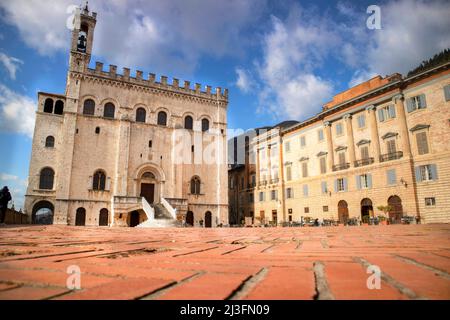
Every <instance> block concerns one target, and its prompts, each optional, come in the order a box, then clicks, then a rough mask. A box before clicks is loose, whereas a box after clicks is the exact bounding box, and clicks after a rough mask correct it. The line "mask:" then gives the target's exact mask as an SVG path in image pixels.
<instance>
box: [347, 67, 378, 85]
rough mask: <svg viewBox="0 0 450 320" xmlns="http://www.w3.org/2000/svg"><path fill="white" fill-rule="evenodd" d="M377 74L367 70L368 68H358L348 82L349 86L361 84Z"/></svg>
mask: <svg viewBox="0 0 450 320" xmlns="http://www.w3.org/2000/svg"><path fill="white" fill-rule="evenodd" d="M375 76H377V74H376V73H373V72H370V71H366V70H356V71H355V73H353V76H352V78H351V80H350V82H349V83H348V86H349V87H354V86H356V85H358V84H361V83H363V82H365V81H367V80H370V79H372V78H373V77H375Z"/></svg>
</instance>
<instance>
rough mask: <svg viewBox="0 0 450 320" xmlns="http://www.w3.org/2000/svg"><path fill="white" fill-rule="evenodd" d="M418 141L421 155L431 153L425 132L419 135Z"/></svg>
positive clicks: (417, 135) (418, 149)
mask: <svg viewBox="0 0 450 320" xmlns="http://www.w3.org/2000/svg"><path fill="white" fill-rule="evenodd" d="M416 141H417V151H418V152H419V154H427V153H428V152H429V149H428V139H427V133H426V132H425V131H424V132H419V133H417V134H416Z"/></svg>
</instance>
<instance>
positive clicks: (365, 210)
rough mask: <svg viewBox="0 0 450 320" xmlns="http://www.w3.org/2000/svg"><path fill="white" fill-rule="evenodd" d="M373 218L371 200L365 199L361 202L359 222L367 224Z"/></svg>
mask: <svg viewBox="0 0 450 320" xmlns="http://www.w3.org/2000/svg"><path fill="white" fill-rule="evenodd" d="M371 217H373V206H372V200H370V199H368V198H365V199H362V200H361V220H362V222H363V223H369V220H370V218H371Z"/></svg>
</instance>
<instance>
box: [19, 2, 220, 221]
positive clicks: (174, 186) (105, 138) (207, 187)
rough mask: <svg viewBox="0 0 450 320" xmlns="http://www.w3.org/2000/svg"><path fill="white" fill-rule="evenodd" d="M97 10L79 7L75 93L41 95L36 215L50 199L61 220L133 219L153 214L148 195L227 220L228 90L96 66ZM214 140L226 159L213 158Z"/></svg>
mask: <svg viewBox="0 0 450 320" xmlns="http://www.w3.org/2000/svg"><path fill="white" fill-rule="evenodd" d="M96 18H97V15H96V14H95V13H91V12H89V11H88V9H87V8H84V9H81V10H79V12H78V13H77V14H76V16H75V28H74V30H73V32H72V45H71V51H70V60H69V71H68V74H67V84H66V92H65V94H64V95H56V94H49V93H44V92H40V93H39V94H38V110H37V113H36V125H35V131H34V138H33V146H32V155H31V163H30V171H29V185H28V190H27V194H26V202H25V210H26V213H27V214H28V215H29V216H30V218H31V219H30V220H31V221H36V217H35V214H36V212H37V211H38V210H39V209H41V208H50V209H51V210H52V211H53V213H54V217H53V223H54V224H68V225H74V224H85V225H92V226H94V225H99V224H103V225H104V224H105V217H106V221H107V225H110V226H129V225H131V224H133V222H132V221H131V220H133V219H134V220H135V221H134V224H136V223H140V222H142V221H143V220H145V212H144V211H145V210H144V209H145V203H143V202H142V199H145V200H146V201H147V202H149V203H150V204H151V203H154V205H158V204H161V203H163V202H164V199H165V200H167V202H168V203H169V204H170V207H171V208H173V209H176V214H177V218H178V219H179V220H186V218H188V219H189V221H190V224H192V225H199V222H200V221H201V220H203V221H204V222H205V224H207V225H208V226H209V225H211V226H216V225H218V224H227V223H228V198H227V167H226V152H225V151H224V150H225V147H224V146H225V144H226V127H227V114H226V112H227V105H228V90H227V89H225V90H222V89H221V88H217V89H215V90H214V91H212V88H211V87H210V86H206V90H205V91H203V90H202V89H201V85H200V84H196V85H195V87H194V88H191V85H190V82H188V81H185V82H184V84H183V86H180V84H179V80H178V79H173V80H172V81H171V83H168V79H167V77H165V76H161V79H160V81H157V80H156V77H155V75H154V74H150V75H149V76H148V78H147V79H144V76H143V73H142V71H136V73H135V76H134V77H133V76H132V75H131V74H130V69H128V68H124V70H123V74H118V73H117V68H116V66H113V65H110V67H109V70H108V71H104V70H103V64H102V63H99V62H97V63H96V67H95V69H90V68H89V62H90V57H91V51H92V45H93V41H94V37H93V35H94V29H95V25H96V21H97V19H96ZM52 140H53V143H52ZM211 146H216V153H215V157H216V158H214V159H213V161H211V160H210V161H204V156H205V154H207V152H208V148H211ZM45 168H47V169H46V170H43V169H45ZM194 178H195V181H198V188H191V184H193V183H194V180H193V179H194ZM102 210H103V211H102ZM101 211H102V212H103V213H104V216H103V218H102V217H101V216H100V212H101ZM132 212H133V214H135V215H137V216H135V217H134V218H133V217H132ZM136 212H137V213H136ZM186 215H188V217H186ZM100 220H103V222H101V221H100ZM137 220H138V221H137Z"/></svg>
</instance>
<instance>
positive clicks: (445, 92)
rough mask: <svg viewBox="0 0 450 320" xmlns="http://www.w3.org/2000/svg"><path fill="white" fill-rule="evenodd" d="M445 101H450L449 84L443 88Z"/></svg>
mask: <svg viewBox="0 0 450 320" xmlns="http://www.w3.org/2000/svg"><path fill="white" fill-rule="evenodd" d="M444 94H445V101H450V84H448V85H446V86H445V87H444Z"/></svg>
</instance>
